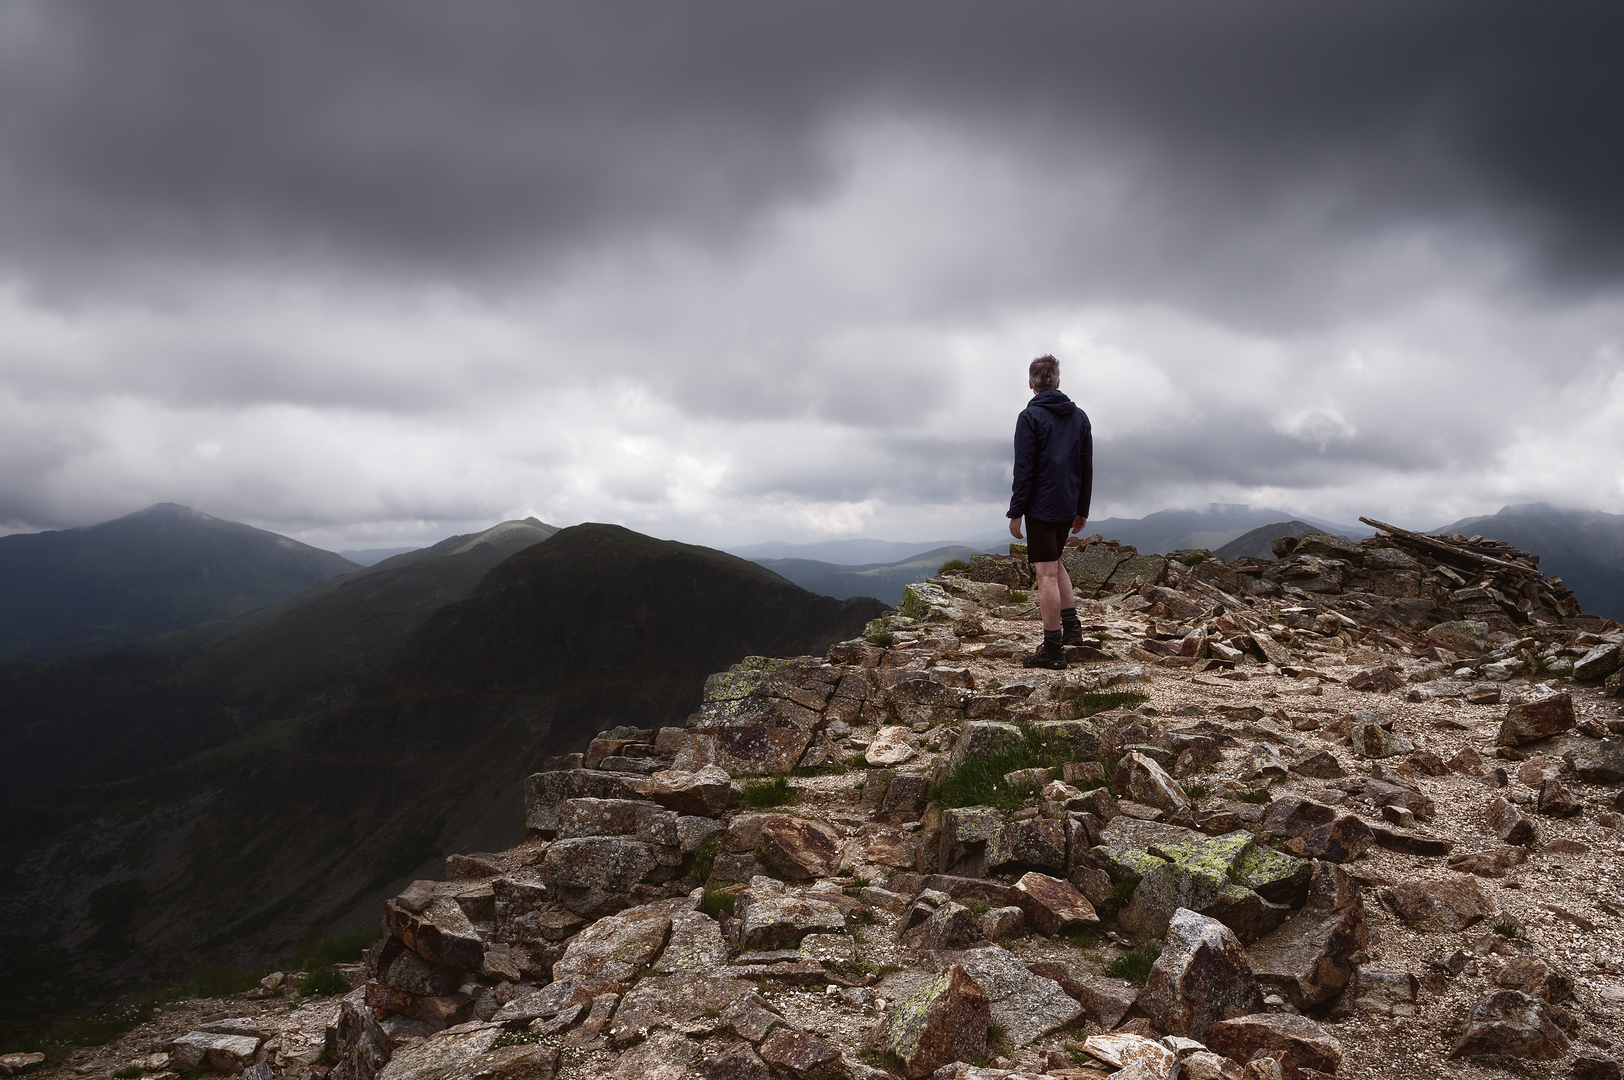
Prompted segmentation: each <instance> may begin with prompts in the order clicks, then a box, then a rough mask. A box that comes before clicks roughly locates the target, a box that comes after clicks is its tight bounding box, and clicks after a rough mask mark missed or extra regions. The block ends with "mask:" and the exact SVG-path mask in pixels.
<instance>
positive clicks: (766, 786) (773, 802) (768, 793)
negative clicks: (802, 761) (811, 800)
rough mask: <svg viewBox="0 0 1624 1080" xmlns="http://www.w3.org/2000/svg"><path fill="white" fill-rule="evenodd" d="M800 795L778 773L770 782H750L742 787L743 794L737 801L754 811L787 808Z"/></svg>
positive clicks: (783, 776)
mask: <svg viewBox="0 0 1624 1080" xmlns="http://www.w3.org/2000/svg"><path fill="white" fill-rule="evenodd" d="M799 799H800V795H799V794H798V793H797V792H796V790H795V789H794V788H792V787H790V786H789V777H788V776H785V775H784V774H782V773H780V774H779V775H777V776H775V777H773V778H772V779H771V780H752V781H750V782H749V783H747V784H745V785H744V792H743V794H741V795H740V796H739V801H740V802H741V803H743V804H744V805H745V806H748V807H751V808H752V809H755V810H763V809H766V808H767V807H769V806H788V805H789V804H790V803H793V802H797V801H799Z"/></svg>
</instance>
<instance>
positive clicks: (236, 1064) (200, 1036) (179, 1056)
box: [169, 1031, 261, 1073]
mask: <svg viewBox="0 0 1624 1080" xmlns="http://www.w3.org/2000/svg"><path fill="white" fill-rule="evenodd" d="M260 1042H261V1040H260V1039H259V1038H258V1037H257V1036H253V1035H216V1034H213V1033H211V1032H207V1031H193V1032H189V1033H188V1034H185V1035H182V1036H181V1037H180V1038H178V1039H176V1040H175V1041H174V1042H172V1043H170V1044H169V1060H170V1062H171V1063H172V1064H174V1065H175V1066H176V1067H177V1068H181V1069H196V1068H207V1069H208V1070H209V1071H211V1072H225V1073H236V1072H242V1071H243V1070H244V1069H246V1068H247V1067H248V1066H249V1065H251V1064H253V1061H254V1055H255V1054H256V1053H258V1052H259V1044H260Z"/></svg>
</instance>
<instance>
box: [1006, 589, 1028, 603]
mask: <svg viewBox="0 0 1624 1080" xmlns="http://www.w3.org/2000/svg"><path fill="white" fill-rule="evenodd" d="M1009 602H1010V603H1012V604H1024V603H1026V594H1025V593H1023V592H1021V590H1019V589H1011V590H1009Z"/></svg>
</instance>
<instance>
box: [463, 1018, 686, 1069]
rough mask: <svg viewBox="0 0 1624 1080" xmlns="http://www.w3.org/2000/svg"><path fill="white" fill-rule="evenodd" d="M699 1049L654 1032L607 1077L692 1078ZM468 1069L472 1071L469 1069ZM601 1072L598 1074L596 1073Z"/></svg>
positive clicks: (681, 1039) (665, 1033) (677, 1037)
mask: <svg viewBox="0 0 1624 1080" xmlns="http://www.w3.org/2000/svg"><path fill="white" fill-rule="evenodd" d="M699 1063H700V1048H699V1045H698V1044H697V1043H695V1042H694V1041H693V1040H692V1039H687V1038H684V1037H683V1036H681V1035H678V1034H677V1033H675V1032H672V1031H665V1030H663V1029H662V1030H660V1031H656V1032H655V1033H654V1034H653V1035H652V1036H650V1037H649V1038H648V1039H647V1040H645V1041H644V1042H641V1043H639V1044H638V1045H637V1046H635V1047H633V1048H632V1049H630V1050H628V1051H627V1052H626V1053H624V1054H622V1055H620V1057H619V1059H618V1060H616V1061H615V1063H614V1066H613V1068H612V1069H611V1070H610V1072H609V1073H608V1078H609V1080H693V1077H694V1076H696V1075H699ZM470 1071H472V1070H470ZM600 1075H601V1074H600Z"/></svg>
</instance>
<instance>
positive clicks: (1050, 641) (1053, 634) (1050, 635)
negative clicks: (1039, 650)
mask: <svg viewBox="0 0 1624 1080" xmlns="http://www.w3.org/2000/svg"><path fill="white" fill-rule="evenodd" d="M1061 634H1062V631H1060V630H1045V631H1044V632H1043V647H1044V648H1045V649H1047V648H1048V647H1049V646H1051V645H1053V646H1054V647H1055V648H1057V649H1058V648H1060V637H1061Z"/></svg>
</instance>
